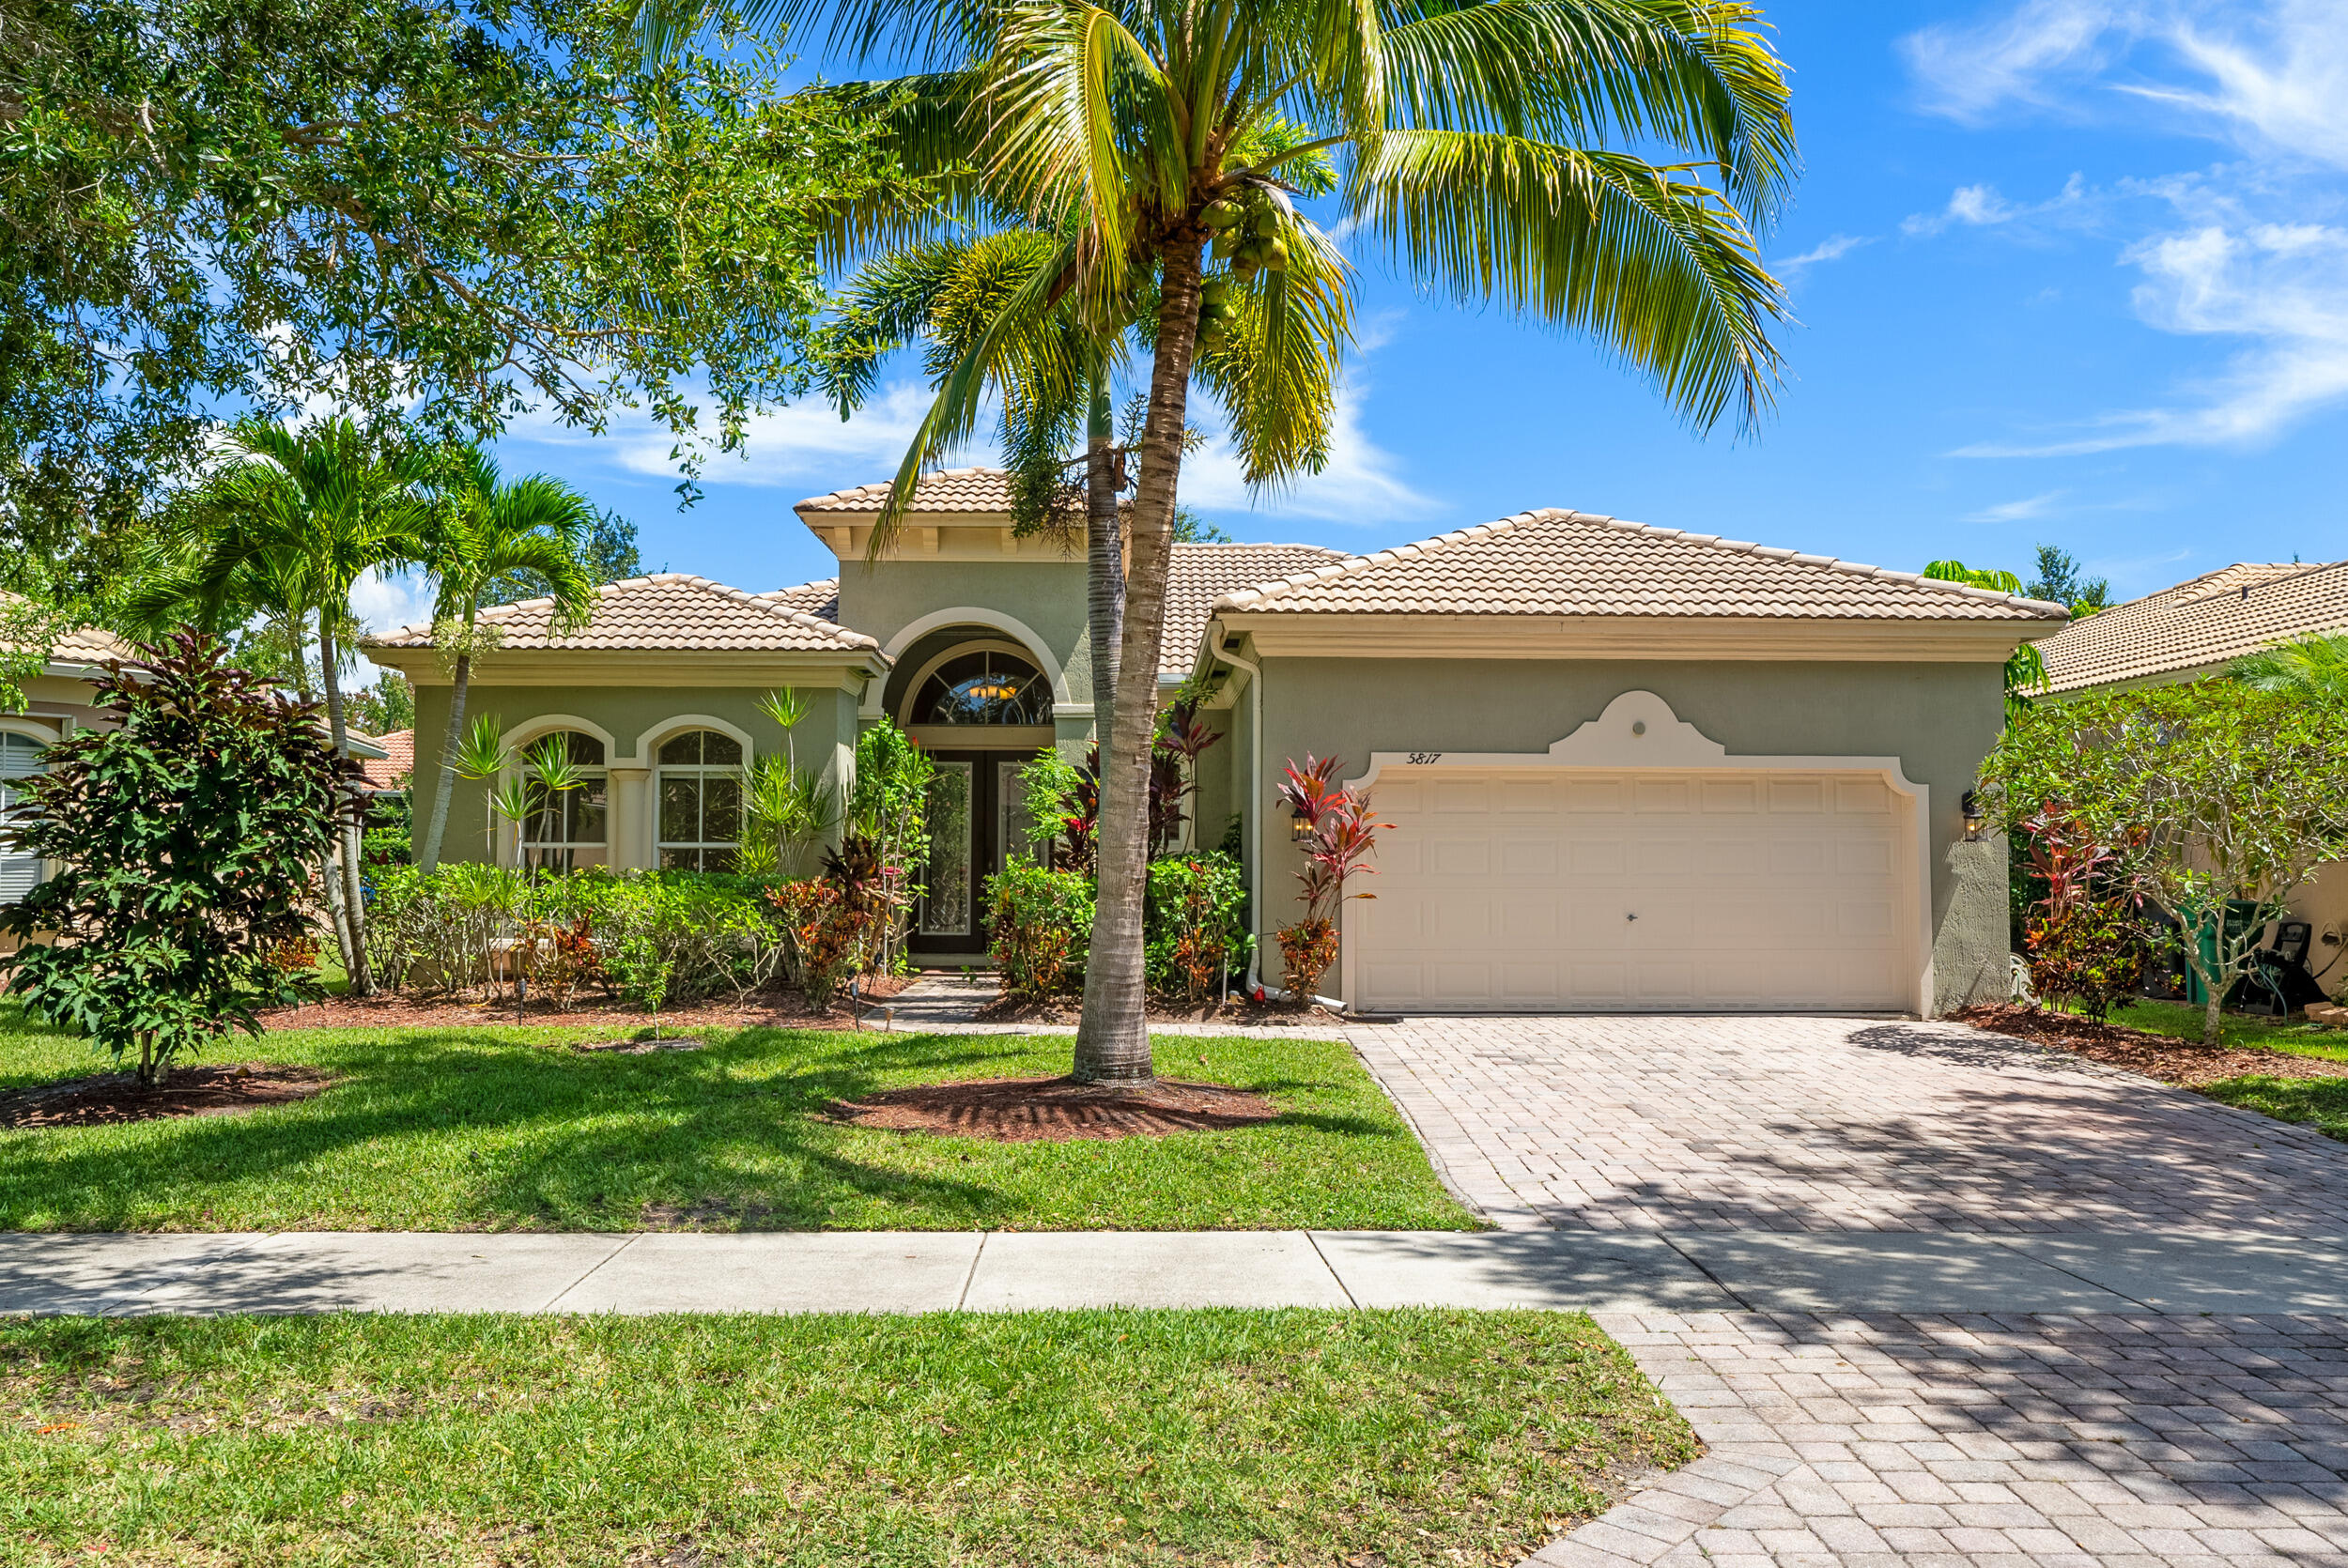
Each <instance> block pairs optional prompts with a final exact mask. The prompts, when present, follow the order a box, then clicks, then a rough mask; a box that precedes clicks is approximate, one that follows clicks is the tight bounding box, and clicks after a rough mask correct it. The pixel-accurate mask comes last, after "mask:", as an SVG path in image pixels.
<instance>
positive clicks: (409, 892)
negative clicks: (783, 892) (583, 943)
mask: <svg viewBox="0 0 2348 1568" xmlns="http://www.w3.org/2000/svg"><path fill="white" fill-rule="evenodd" d="M764 890H765V884H764V883H763V882H761V881H759V880H758V879H756V878H751V877H735V876H725V875H720V874H717V873H714V872H703V871H639V872H618V873H615V872H611V871H608V870H604V869H590V870H585V871H578V872H574V873H571V874H569V875H564V876H545V875H539V876H531V875H526V874H524V873H522V872H520V871H517V870H514V869H508V868H506V867H502V866H481V865H474V864H465V863H460V864H455V865H448V866H442V867H440V868H438V869H434V870H431V871H423V870H419V869H416V868H414V867H410V866H399V867H390V868H386V869H385V870H384V871H383V872H382V873H381V874H380V876H378V879H377V882H376V894H375V902H374V905H373V908H372V911H371V913H372V915H373V916H374V918H373V919H371V920H370V921H369V922H368V928H367V946H368V953H369V957H370V958H371V959H372V960H373V961H374V963H375V966H376V973H377V975H378V976H381V977H382V979H383V980H384V982H385V983H387V984H390V985H393V986H394V987H398V988H401V989H407V990H413V991H423V992H456V991H462V990H464V989H467V988H468V987H472V986H489V985H494V984H496V983H497V982H498V981H500V980H502V979H511V978H514V977H515V970H516V968H517V966H518V967H519V969H520V971H521V975H522V976H523V977H528V976H529V975H530V974H531V972H532V969H533V966H535V965H541V964H558V963H559V964H561V965H562V966H563V971H564V976H566V977H567V976H572V975H579V976H584V977H585V978H587V979H589V980H590V981H592V982H596V983H600V984H602V985H604V986H605V988H606V989H607V990H608V991H610V992H612V993H613V994H616V995H618V996H621V997H625V998H626V999H627V1000H628V1001H631V1002H634V1003H637V1004H638V1005H640V1006H645V1007H661V1006H665V1005H667V1004H669V1003H672V1002H689V1001H696V1000H699V999H700V998H702V997H704V996H711V995H715V994H717V993H718V992H729V991H730V992H734V994H735V995H736V996H746V995H748V994H749V992H752V991H755V990H757V989H758V988H759V987H760V986H763V985H765V984H766V983H767V982H768V981H769V980H772V979H773V978H775V976H777V974H778V973H780V970H781V968H782V965H783V963H784V961H785V958H786V955H787V942H786V938H785V934H784V932H783V930H782V929H781V927H780V925H779V924H778V922H777V921H776V919H775V917H774V915H773V914H772V912H771V909H770V906H769V905H768V904H767V903H766V901H765V899H764V898H763V897H762V896H761V895H762V894H763V892H764ZM558 932H559V933H575V934H576V935H583V936H584V937H585V938H586V939H587V941H588V942H589V943H590V945H591V946H590V949H589V951H590V952H591V953H592V956H593V958H594V960H595V961H594V963H593V964H592V965H591V964H588V963H587V962H586V961H585V958H586V956H587V955H586V954H583V953H580V952H579V951H577V950H576V947H575V937H574V945H572V946H566V945H564V943H563V942H559V941H557V940H556V938H555V935H554V934H553V933H558Z"/></svg>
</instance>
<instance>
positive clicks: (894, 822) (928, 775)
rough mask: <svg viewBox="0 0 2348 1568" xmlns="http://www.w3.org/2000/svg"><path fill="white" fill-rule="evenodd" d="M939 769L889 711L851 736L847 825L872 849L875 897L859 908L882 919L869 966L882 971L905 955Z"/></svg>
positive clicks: (923, 868) (923, 867) (925, 863)
mask: <svg viewBox="0 0 2348 1568" xmlns="http://www.w3.org/2000/svg"><path fill="white" fill-rule="evenodd" d="M938 776H939V775H938V771H937V764H936V763H935V762H934V761H931V760H930V757H929V754H928V753H927V752H925V751H923V750H922V749H921V748H920V747H919V746H916V745H914V744H913V738H912V737H911V736H909V735H907V734H906V733H905V732H904V730H900V729H898V728H897V727H896V726H895V725H894V724H891V723H890V722H888V720H887V719H883V720H881V721H880V722H879V723H878V724H875V725H873V726H872V727H870V728H869V729H867V730H865V731H864V732H863V733H862V734H860V735H858V736H857V739H856V779H855V781H854V783H853V784H851V785H850V786H849V790H848V813H847V828H848V833H849V835H850V836H853V837H858V838H863V839H865V840H866V841H867V842H868V843H869V844H870V846H871V848H872V851H873V854H874V855H875V856H876V857H877V870H876V876H877V878H878V883H877V886H876V889H875V891H874V893H873V899H875V900H876V902H875V904H874V905H873V908H872V909H870V910H868V911H864V912H861V913H862V914H869V915H872V916H873V918H874V919H876V920H878V922H879V929H878V930H877V931H876V932H875V935H876V937H877V943H876V945H875V946H874V949H873V952H872V953H871V954H870V955H869V963H868V965H867V966H868V967H870V968H873V969H878V970H881V971H883V972H884V973H886V972H889V971H892V970H894V969H895V967H896V965H897V961H898V960H899V959H900V958H901V957H902V956H903V955H904V940H905V936H906V934H907V930H908V927H909V926H910V924H911V922H912V918H913V904H914V899H916V898H917V897H918V896H919V892H920V890H921V887H922V886H923V884H924V883H925V880H926V871H927V868H928V864H929V856H930V832H929V819H930V810H931V806H932V801H931V793H932V791H933V789H934V788H935V785H936V781H937V779H938ZM957 777H959V775H957Z"/></svg>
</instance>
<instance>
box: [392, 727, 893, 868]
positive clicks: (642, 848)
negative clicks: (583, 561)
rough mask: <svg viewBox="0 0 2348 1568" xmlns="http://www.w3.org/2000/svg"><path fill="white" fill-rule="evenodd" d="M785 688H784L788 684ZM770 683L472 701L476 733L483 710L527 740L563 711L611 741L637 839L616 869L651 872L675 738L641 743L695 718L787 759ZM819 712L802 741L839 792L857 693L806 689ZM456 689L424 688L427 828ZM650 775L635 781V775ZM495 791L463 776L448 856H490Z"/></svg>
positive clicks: (619, 811)
mask: <svg viewBox="0 0 2348 1568" xmlns="http://www.w3.org/2000/svg"><path fill="white" fill-rule="evenodd" d="M776 684H782V683H780V682H778V683H776ZM768 689H770V688H768V687H765V686H755V687H753V686H622V685H601V686H497V685H485V684H479V683H476V684H474V685H473V686H472V688H471V691H470V692H469V693H468V694H467V696H466V699H465V715H466V717H465V722H466V724H467V726H468V727H470V726H471V723H472V716H473V715H476V714H488V715H493V716H494V717H496V718H497V719H498V720H499V721H500V722H502V724H503V726H504V728H505V733H506V735H507V736H508V737H509V739H511V738H517V737H521V738H525V744H526V738H527V737H528V736H529V735H530V734H531V732H532V731H533V730H538V729H540V728H542V726H543V724H544V721H545V720H546V719H547V718H548V716H549V715H567V716H569V717H571V718H575V719H584V720H585V721H586V722H587V724H588V725H589V726H592V727H594V728H595V729H600V730H603V731H605V732H606V733H607V734H609V735H610V746H609V748H608V757H609V764H610V768H611V770H612V796H613V808H614V811H615V814H616V819H617V820H615V822H614V829H615V833H616V834H625V835H626V836H627V838H628V839H629V841H628V842H626V843H622V842H620V841H618V840H617V838H615V841H614V843H613V845H612V850H611V853H612V863H613V864H614V865H619V866H631V865H633V866H646V865H650V864H652V863H653V861H654V859H655V857H654V855H653V853H652V846H653V842H654V837H653V831H652V828H653V820H652V817H651V814H650V807H651V799H650V790H649V778H650V775H649V770H650V769H651V768H652V767H653V766H654V751H655V749H656V748H657V746H658V745H659V743H660V741H662V740H665V739H666V738H667V733H665V732H664V733H657V734H655V735H654V736H653V738H652V740H651V741H650V743H649V744H647V745H645V746H644V747H643V749H642V751H641V753H640V752H639V751H638V743H639V742H640V741H641V740H642V739H643V738H644V736H645V734H646V732H647V731H651V730H661V731H673V730H688V729H693V728H696V726H695V725H694V724H693V723H692V722H690V720H691V719H692V718H694V717H695V716H700V717H706V718H715V719H720V720H723V721H724V722H725V723H726V724H730V725H732V726H733V727H734V729H735V730H740V731H741V732H742V733H744V734H745V735H747V736H749V756H750V757H752V758H755V757H764V756H769V755H783V754H785V737H784V734H783V731H782V729H781V727H780V725H778V724H776V723H775V721H774V720H773V719H771V718H768V717H767V716H766V715H765V714H763V713H761V712H759V709H758V703H759V699H761V698H762V697H764V696H765V693H766V691H767V690H768ZM796 689H797V690H798V691H799V692H800V693H801V695H803V696H804V697H806V698H807V699H808V701H809V704H810V708H811V712H810V713H809V714H808V716H807V718H806V719H805V720H804V721H802V722H801V723H800V725H799V727H798V729H797V730H796V732H795V733H794V735H793V736H792V739H793V740H794V741H796V756H797V759H798V761H799V762H800V764H801V765H803V766H805V765H820V766H822V767H823V768H824V770H825V775H826V777H827V778H828V779H829V780H830V781H831V782H832V784H833V785H834V787H835V788H836V787H838V786H839V785H841V784H842V783H843V782H844V781H845V780H846V779H847V777H848V776H849V772H850V763H851V761H852V758H853V755H854V749H855V746H856V730H857V719H856V715H857V701H856V698H855V696H854V695H853V694H851V693H849V692H846V691H842V690H839V689H837V688H832V687H811V686H799V687H797V688H796ZM448 708H449V688H448V687H447V686H444V685H420V686H418V687H417V689H416V772H415V787H414V792H413V794H412V796H411V798H412V799H413V800H414V801H415V802H416V810H417V820H418V822H419V824H421V822H422V821H423V819H424V817H425V814H426V813H428V812H429V810H430V809H431V800H432V791H433V790H434V789H435V788H436V787H437V782H438V776H439V771H440V734H441V731H442V730H443V729H444V727H445V726H446V724H447V721H448ZM638 769H641V770H645V771H644V772H643V773H642V774H641V775H637V776H631V773H632V770H638ZM623 790H639V791H641V792H642V798H641V809H638V810H635V811H629V810H627V809H626V805H627V804H635V803H623V802H622V800H621V799H620V796H621V794H622V792H623ZM487 797H488V786H487V785H485V784H478V783H469V782H467V781H466V780H465V779H462V778H459V779H458V780H457V781H456V794H455V797H454V799H453V800H452V801H451V803H450V806H449V825H448V831H447V834H446V836H445V837H444V838H443V840H442V850H441V856H440V857H441V858H442V859H443V860H479V859H481V858H482V853H483V834H482V829H483V825H484V815H485V811H486V809H487Z"/></svg>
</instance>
